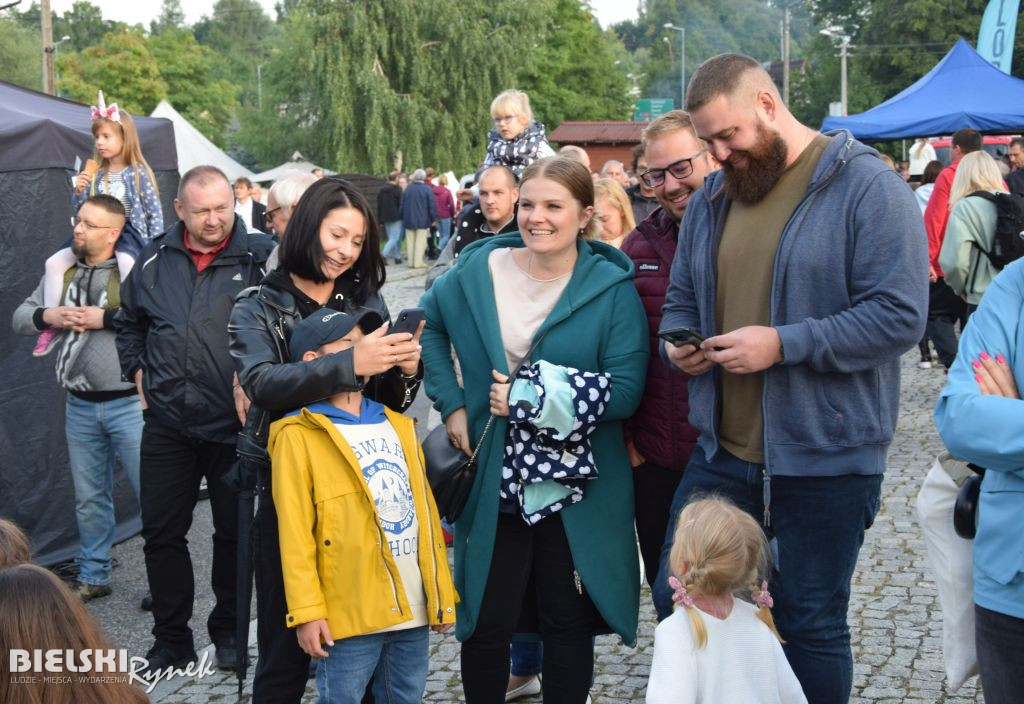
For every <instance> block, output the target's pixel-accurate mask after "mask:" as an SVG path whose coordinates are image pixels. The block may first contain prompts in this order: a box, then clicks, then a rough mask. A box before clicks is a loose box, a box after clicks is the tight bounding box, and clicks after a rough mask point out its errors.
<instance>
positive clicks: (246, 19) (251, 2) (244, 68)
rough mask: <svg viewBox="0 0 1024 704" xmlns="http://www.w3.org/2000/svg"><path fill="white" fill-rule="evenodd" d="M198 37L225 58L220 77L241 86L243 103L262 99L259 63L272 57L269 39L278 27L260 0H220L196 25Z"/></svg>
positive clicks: (219, 65)
mask: <svg viewBox="0 0 1024 704" xmlns="http://www.w3.org/2000/svg"><path fill="white" fill-rule="evenodd" d="M192 30H193V32H195V36H196V39H197V40H198V41H199V43H200V44H202V45H203V46H206V47H209V48H210V50H211V51H214V52H216V53H217V55H218V56H219V57H220V58H221V60H220V61H218V62H216V64H215V75H216V77H217V78H220V79H223V80H225V81H229V82H230V83H232V84H233V85H235V86H237V87H238V89H239V97H240V100H241V102H242V104H243V105H246V106H255V105H257V103H258V102H259V85H258V76H257V66H260V65H261V64H263V63H265V62H266V61H267V60H268V51H267V49H266V47H267V45H268V43H270V42H272V41H273V39H274V36H275V35H276V27H275V25H274V23H273V22H272V21H271V20H270V18H269V17H267V15H266V14H265V13H264V12H263V7H262V6H261V5H260V4H259V3H258V2H257V1H256V0H217V2H216V3H215V4H214V6H213V16H212V17H204V18H203V19H201V20H200V21H199V22H197V23H196V24H195V25H194V26H193V28H192Z"/></svg>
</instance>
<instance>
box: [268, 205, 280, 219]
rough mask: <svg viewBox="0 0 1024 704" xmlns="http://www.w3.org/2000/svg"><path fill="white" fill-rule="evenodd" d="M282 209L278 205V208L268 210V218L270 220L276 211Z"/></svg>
mask: <svg viewBox="0 0 1024 704" xmlns="http://www.w3.org/2000/svg"><path fill="white" fill-rule="evenodd" d="M280 209H281V206H278V207H276V208H271V209H270V210H268V211H267V216H266V217H267V219H268V220H269V219H270V218H272V217H274V213H276V212H278V211H279V210H280Z"/></svg>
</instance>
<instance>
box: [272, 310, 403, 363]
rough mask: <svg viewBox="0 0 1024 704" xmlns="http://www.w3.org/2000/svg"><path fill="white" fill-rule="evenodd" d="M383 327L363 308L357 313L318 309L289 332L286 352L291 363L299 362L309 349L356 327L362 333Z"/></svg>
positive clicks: (376, 314)
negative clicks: (288, 353) (289, 355)
mask: <svg viewBox="0 0 1024 704" xmlns="http://www.w3.org/2000/svg"><path fill="white" fill-rule="evenodd" d="M383 324H384V319H383V318H382V317H381V316H380V314H379V313H377V312H376V311H373V310H370V309H368V308H364V309H363V310H361V311H359V312H358V313H342V312H341V311H340V310H333V309H331V308H321V309H320V310H318V311H316V312H315V313H313V314H311V315H308V316H306V318H304V319H303V320H301V321H299V323H298V324H297V325H296V326H295V329H294V330H292V338H291V340H290V341H289V342H288V351H289V352H290V353H291V355H292V361H294V362H299V361H302V355H304V354H306V352H309V351H310V350H314V351H315V350H318V349H320V348H321V347H323V346H324V345H326V344H327V343H328V342H334V341H335V340H340V339H341V338H343V337H345V335H347V334H348V333H349V332H350V331H351V330H352V328H354V327H355V326H356V325H358V326H359V327H360V329H361V330H362V331H363V332H364V333H371V332H373V331H374V330H376V329H377V328H379V327H380V326H381V325H383Z"/></svg>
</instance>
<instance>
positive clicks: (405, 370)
mask: <svg viewBox="0 0 1024 704" xmlns="http://www.w3.org/2000/svg"><path fill="white" fill-rule="evenodd" d="M426 325H427V321H425V320H424V321H422V322H421V323H420V326H419V327H418V328H416V334H415V335H413V338H412V341H413V342H414V343H415V344H416V352H415V353H413V354H411V355H409V356H408V358H407V359H403V360H402V361H401V362H400V363H399V364H398V371H400V372H402V374H404V375H405V376H416V372H418V371H419V370H420V352H421V351H422V350H423V347H422V346H421V345H420V335H422V334H423V328H424V327H426Z"/></svg>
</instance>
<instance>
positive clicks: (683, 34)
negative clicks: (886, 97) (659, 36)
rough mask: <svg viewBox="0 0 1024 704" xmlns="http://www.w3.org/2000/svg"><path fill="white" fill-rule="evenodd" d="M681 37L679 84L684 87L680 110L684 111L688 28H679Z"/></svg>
mask: <svg viewBox="0 0 1024 704" xmlns="http://www.w3.org/2000/svg"><path fill="white" fill-rule="evenodd" d="M679 37H680V43H681V44H682V48H681V49H680V51H679V82H680V83H681V84H682V86H683V94H682V97H681V98H680V101H681V102H680V103H679V109H680V110H683V109H685V108H686V27H680V28H679Z"/></svg>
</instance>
